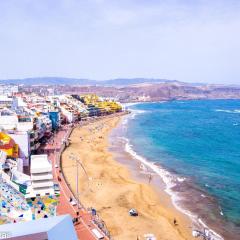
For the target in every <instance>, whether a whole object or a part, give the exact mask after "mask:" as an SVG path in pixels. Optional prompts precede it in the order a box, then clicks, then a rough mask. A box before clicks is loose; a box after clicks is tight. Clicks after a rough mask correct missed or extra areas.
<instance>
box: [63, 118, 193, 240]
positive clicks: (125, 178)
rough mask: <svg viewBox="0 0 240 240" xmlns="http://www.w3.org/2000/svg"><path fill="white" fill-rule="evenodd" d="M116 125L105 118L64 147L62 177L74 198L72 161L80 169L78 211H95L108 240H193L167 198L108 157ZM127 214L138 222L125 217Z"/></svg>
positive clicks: (186, 221) (188, 225)
mask: <svg viewBox="0 0 240 240" xmlns="http://www.w3.org/2000/svg"><path fill="white" fill-rule="evenodd" d="M121 119H122V117H121V116H115V117H106V118H103V119H101V120H98V121H96V122H93V123H89V124H87V125H85V126H82V127H76V128H75V129H74V130H73V132H72V134H71V136H70V145H69V147H67V148H66V150H65V151H64V153H63V155H62V169H63V173H64V176H65V178H66V180H67V182H68V183H69V184H70V187H71V189H72V190H73V191H74V193H75V194H76V186H77V185H76V163H75V161H74V160H73V159H72V158H71V155H73V156H74V157H77V158H78V159H79V160H80V161H81V162H82V166H83V168H84V169H82V168H80V167H79V180H78V181H79V182H78V183H79V198H80V201H81V203H82V204H83V205H84V207H86V208H89V207H93V208H95V209H96V210H97V213H98V214H99V215H100V216H101V218H102V219H103V220H104V222H105V224H106V226H107V228H108V230H109V231H110V233H111V235H112V236H113V238H114V239H119V240H120V239H124V240H128V239H129V240H130V239H131V240H132V239H144V237H143V236H144V234H149V233H152V234H154V235H155V236H156V237H157V239H166V240H167V239H168V240H178V239H179V240H181V239H193V237H192V236H191V221H190V219H188V217H187V216H185V215H184V214H182V213H181V212H179V211H178V210H177V209H175V208H174V206H173V205H172V203H171V199H170V197H169V196H168V195H167V194H166V193H165V192H164V191H160V190H159V189H156V188H155V187H154V186H152V185H150V184H148V183H146V182H143V181H138V179H136V178H135V177H134V176H133V175H132V173H131V171H130V170H129V169H128V168H127V167H126V166H125V165H123V164H121V163H119V162H118V161H116V159H115V158H114V154H113V153H112V152H110V151H109V149H108V148H109V134H110V132H111V131H112V129H114V128H115V127H116V126H117V125H118V124H119V123H120V121H121ZM131 208H135V209H136V210H137V211H138V213H139V216H137V217H131V216H129V213H128V211H129V210H130V209H131ZM174 219H176V220H177V224H176V225H174Z"/></svg>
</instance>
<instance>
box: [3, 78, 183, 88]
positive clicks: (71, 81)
mask: <svg viewBox="0 0 240 240" xmlns="http://www.w3.org/2000/svg"><path fill="white" fill-rule="evenodd" d="M166 82H169V83H173V82H178V81H176V80H167V79H148V78H118V79H111V80H103V81H97V80H90V79H78V78H63V77H36V78H24V79H6V80H0V84H18V85H21V84H23V85H91V86H94V85H97V86H128V85H134V84H143V83H166Z"/></svg>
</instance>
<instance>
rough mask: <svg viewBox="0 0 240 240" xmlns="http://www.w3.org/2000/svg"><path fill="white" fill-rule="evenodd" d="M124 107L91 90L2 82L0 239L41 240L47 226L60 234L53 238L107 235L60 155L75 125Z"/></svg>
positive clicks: (105, 229)
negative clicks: (46, 90) (56, 91)
mask: <svg viewBox="0 0 240 240" xmlns="http://www.w3.org/2000/svg"><path fill="white" fill-rule="evenodd" d="M122 112H123V107H122V105H121V104H120V103H118V102H116V101H115V100H114V99H110V98H108V99H106V98H101V97H100V96H97V95H95V94H88V95H65V94H61V95H53V94H52V95H51V94H49V95H47V96H46V95H45V94H36V93H29V92H28V93H26V92H22V91H21V92H19V90H18V86H13V85H1V86H0V128H1V132H0V171H1V172H0V176H1V181H0V185H1V186H0V191H1V192H0V224H1V225H0V232H1V236H0V239H3V238H9V239H40V238H38V237H40V236H44V234H45V235H46V236H47V235H48V234H49V232H51V231H53V232H55V233H52V234H54V235H55V236H56V235H59V234H60V235H59V236H61V237H58V238H54V239H69V240H70V239H111V235H110V233H109V232H108V230H107V228H106V226H105V225H104V222H103V221H102V220H101V219H100V217H99V216H98V215H97V213H96V210H95V209H94V208H92V209H86V208H85V207H84V206H83V205H82V204H81V201H80V200H79V196H76V194H74V192H73V190H72V189H71V187H70V186H69V184H68V182H66V180H65V177H64V174H63V172H62V170H61V155H62V152H63V151H64V150H65V148H66V147H67V146H69V145H70V144H71V141H70V140H69V136H70V134H71V132H72V130H73V129H74V128H75V127H77V126H81V125H85V124H87V123H88V122H94V121H97V120H98V119H101V118H104V117H108V116H111V115H114V114H115V115H116V114H122ZM74 157H76V156H73V158H74ZM33 220H34V221H33ZM61 224H64V229H62V228H61V226H62V225H61ZM48 225H52V227H51V228H49V226H48ZM36 226H38V230H36ZM40 226H42V227H40ZM73 226H74V228H73ZM19 229H21V230H19ZM64 236H65V237H64ZM41 239H42V238H41ZM44 239H45V238H44Z"/></svg>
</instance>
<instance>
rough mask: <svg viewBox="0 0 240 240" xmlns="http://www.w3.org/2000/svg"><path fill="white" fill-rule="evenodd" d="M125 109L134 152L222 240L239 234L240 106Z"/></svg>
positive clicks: (203, 103)
mask: <svg viewBox="0 0 240 240" xmlns="http://www.w3.org/2000/svg"><path fill="white" fill-rule="evenodd" d="M129 108H130V109H132V110H133V111H132V114H133V115H134V116H133V117H131V118H129V119H128V123H127V125H128V127H127V131H126V137H127V138H128V140H129V144H130V146H131V148H132V149H133V151H135V152H136V153H137V154H138V155H140V156H142V157H144V158H145V159H147V161H149V162H154V164H155V165H159V166H161V167H163V168H164V169H166V170H167V171H169V172H170V173H173V174H175V175H176V176H178V177H179V179H180V181H179V186H178V187H177V186H175V189H176V192H178V193H182V194H183V195H184V196H185V200H184V201H183V204H185V205H186V206H187V207H188V208H189V209H190V210H191V211H193V212H195V213H196V214H198V215H199V216H201V219H203V220H204V221H205V222H207V224H208V225H209V224H210V226H213V227H214V226H215V229H217V231H219V230H220V233H221V234H223V235H224V237H225V239H230V237H229V236H230V235H231V234H232V233H234V235H232V236H236V235H235V234H237V232H238V234H239V233H240V101H239V100H196V101H195V100H194V101H172V102H163V103H141V104H137V105H133V106H130V107H129ZM173 190H174V188H173ZM232 239H233V238H232ZM236 239H240V237H239V238H238V237H236Z"/></svg>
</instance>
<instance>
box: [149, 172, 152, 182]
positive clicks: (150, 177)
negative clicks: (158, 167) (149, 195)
mask: <svg viewBox="0 0 240 240" xmlns="http://www.w3.org/2000/svg"><path fill="white" fill-rule="evenodd" d="M151 181H152V174H151V173H150V174H149V176H148V183H150V182H151Z"/></svg>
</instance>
